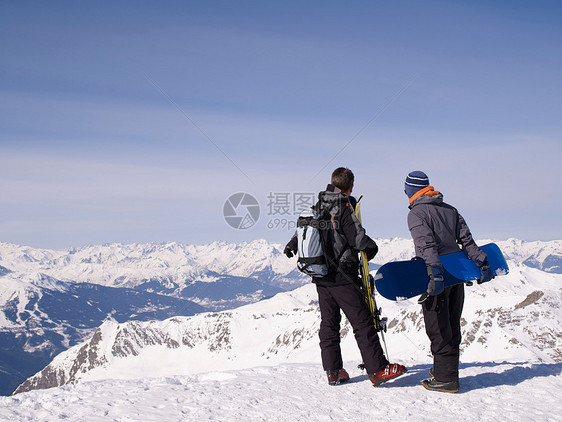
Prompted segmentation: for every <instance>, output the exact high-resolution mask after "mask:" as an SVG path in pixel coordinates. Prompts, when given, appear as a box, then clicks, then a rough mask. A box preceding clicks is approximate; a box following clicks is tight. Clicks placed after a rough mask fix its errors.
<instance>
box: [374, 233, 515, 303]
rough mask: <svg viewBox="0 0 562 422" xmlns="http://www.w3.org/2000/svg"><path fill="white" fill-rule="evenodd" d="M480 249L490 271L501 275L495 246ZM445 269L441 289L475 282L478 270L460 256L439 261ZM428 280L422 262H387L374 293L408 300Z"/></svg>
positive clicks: (500, 259) (423, 288)
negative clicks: (443, 285)
mask: <svg viewBox="0 0 562 422" xmlns="http://www.w3.org/2000/svg"><path fill="white" fill-rule="evenodd" d="M480 249H482V251H483V252H484V253H486V254H487V255H488V262H489V263H490V268H491V269H492V271H493V272H494V274H495V275H496V276H499V275H505V274H507V273H508V272H509V268H508V266H507V263H506V261H505V258H504V257H503V255H502V253H501V251H500V249H499V248H498V246H497V245H496V244H495V243H490V244H487V245H484V246H482V247H481V248H480ZM439 259H440V260H441V263H442V264H443V267H445V286H452V285H454V284H459V283H464V282H466V281H472V280H478V279H479V278H480V269H479V268H478V267H477V266H476V264H475V263H474V262H473V261H472V260H471V259H469V258H468V257H467V256H466V254H465V253H464V252H456V253H453V254H448V255H442V256H440V257H439ZM428 282H429V276H428V275H427V268H426V265H425V262H424V261H423V260H422V259H416V260H411V261H397V262H389V263H387V264H384V265H383V266H382V267H380V268H379V269H378V271H377V273H376V275H375V286H376V288H377V291H378V292H379V293H380V294H381V295H382V296H383V297H385V298H387V299H390V300H401V299H408V298H411V297H414V296H419V295H421V294H422V293H424V292H425V291H426V288H427V283H428Z"/></svg>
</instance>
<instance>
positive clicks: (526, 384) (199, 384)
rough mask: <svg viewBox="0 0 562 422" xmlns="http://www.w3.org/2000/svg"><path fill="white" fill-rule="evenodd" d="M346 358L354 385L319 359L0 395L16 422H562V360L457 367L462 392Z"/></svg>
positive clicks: (418, 374) (421, 375) (421, 368)
mask: <svg viewBox="0 0 562 422" xmlns="http://www.w3.org/2000/svg"><path fill="white" fill-rule="evenodd" d="M357 363H358V362H357V361H351V362H348V364H349V372H350V375H351V376H352V380H351V382H349V383H347V384H342V385H339V386H337V387H332V386H329V385H328V384H327V383H326V381H325V379H324V374H322V373H321V372H320V371H319V370H318V366H317V365H315V364H305V363H301V364H291V363H285V364H280V365H276V366H272V367H263V366H256V367H252V368H249V369H242V370H228V371H211V372H207V373H204V374H197V375H177V376H167V377H159V378H145V377H142V378H141V377H139V378H138V379H135V380H104V381H94V382H88V383H82V384H76V385H68V386H65V387H62V388H56V389H50V390H38V391H32V392H29V393H23V394H18V395H16V396H13V397H0V419H2V420H6V421H7V420H9V421H13V422H19V421H44V422H51V421H62V420H70V421H88V422H106V421H117V422H125V421H138V422H141V421H142V422H162V421H166V422H176V421H177V422H179V421H182V422H183V421H248V422H257V421H267V422H295V421H302V422H316V421H353V422H355V421H390V422H394V421H396V422H403V421H411V420H415V421H430V422H435V421H436V420H439V421H459V420H462V421H465V422H472V421H498V422H499V421H509V422H513V421H537V422H543V421H552V422H554V421H560V420H562V417H561V415H562V400H560V391H561V388H562V374H561V372H562V363H556V364H551V363H526V362H522V361H516V362H501V361H491V360H487V359H485V358H483V359H481V360H479V361H476V362H472V363H465V364H462V365H461V368H460V376H461V391H460V393H459V394H455V395H453V394H443V393H435V392H430V391H427V390H425V389H424V388H423V387H421V385H420V383H421V381H422V380H423V379H425V378H427V377H428V370H429V368H430V364H429V363H428V360H427V359H426V360H424V361H423V362H422V363H416V364H411V365H410V369H409V372H408V373H406V374H405V375H403V376H402V377H400V378H398V379H396V380H394V381H392V382H389V383H388V384H385V385H383V386H381V387H378V388H373V387H372V386H371V385H370V381H368V380H367V378H366V376H365V375H363V374H362V373H361V372H360V371H359V370H358V369H356V368H355V365H356V364H357Z"/></svg>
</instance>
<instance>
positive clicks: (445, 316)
mask: <svg viewBox="0 0 562 422" xmlns="http://www.w3.org/2000/svg"><path fill="white" fill-rule="evenodd" d="M463 304H464V284H462V283H461V284H455V285H454V286H450V287H446V288H445V290H444V291H443V293H441V294H440V295H438V296H430V297H429V298H428V299H427V300H426V301H425V302H423V303H422V309H423V319H424V321H425V332H426V333H427V336H428V337H429V340H430V341H431V353H432V354H433V371H434V372H433V376H434V378H435V379H436V380H437V381H441V382H449V381H455V380H458V379H459V345H460V344H461V313H462V307H463Z"/></svg>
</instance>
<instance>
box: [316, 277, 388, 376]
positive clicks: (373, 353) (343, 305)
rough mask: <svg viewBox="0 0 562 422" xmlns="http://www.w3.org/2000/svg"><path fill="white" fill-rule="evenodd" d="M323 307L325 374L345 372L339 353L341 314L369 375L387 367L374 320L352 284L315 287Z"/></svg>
mask: <svg viewBox="0 0 562 422" xmlns="http://www.w3.org/2000/svg"><path fill="white" fill-rule="evenodd" d="M316 290H317V291H318V303H319V305H320V316H321V321H320V331H319V333H318V335H319V337H320V350H321V354H322V366H323V367H324V370H325V371H329V370H338V369H341V368H343V360H342V355H341V349H340V322H341V312H340V309H341V310H342V311H343V313H344V314H345V316H346V317H347V319H348V321H349V323H350V324H351V327H352V328H353V334H354V335H355V340H356V341H357V345H358V346H359V350H360V352H361V357H362V358H363V363H364V364H365V369H366V370H367V373H368V374H373V373H375V372H377V371H378V370H380V369H382V368H384V367H385V366H386V365H388V360H387V359H386V357H385V356H384V352H383V350H382V347H381V344H380V342H379V336H378V334H377V332H376V331H375V327H374V324H373V317H372V316H371V312H370V311H369V309H368V308H367V305H366V304H365V299H364V298H363V294H362V293H361V292H360V291H359V289H358V288H357V287H355V286H354V285H353V284H345V285H342V286H329V287H325V286H318V285H317V286H316Z"/></svg>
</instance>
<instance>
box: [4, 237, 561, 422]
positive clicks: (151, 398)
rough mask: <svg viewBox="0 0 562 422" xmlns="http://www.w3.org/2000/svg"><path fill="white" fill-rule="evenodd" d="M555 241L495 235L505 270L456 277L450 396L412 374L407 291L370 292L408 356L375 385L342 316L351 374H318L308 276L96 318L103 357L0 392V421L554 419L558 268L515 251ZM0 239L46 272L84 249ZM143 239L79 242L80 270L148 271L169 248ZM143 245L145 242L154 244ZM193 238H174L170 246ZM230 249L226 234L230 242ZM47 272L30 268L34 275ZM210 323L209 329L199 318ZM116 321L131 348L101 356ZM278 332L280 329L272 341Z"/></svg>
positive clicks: (23, 264) (392, 243) (415, 323)
mask: <svg viewBox="0 0 562 422" xmlns="http://www.w3.org/2000/svg"><path fill="white" fill-rule="evenodd" d="M378 242H379V246H381V254H379V256H377V260H376V261H378V260H380V261H381V262H383V261H387V260H395V259H408V258H409V257H410V256H411V253H412V249H410V248H411V243H409V242H408V241H405V240H403V239H393V240H389V241H388V244H386V243H384V242H385V241H378ZM480 243H486V242H480ZM498 243H500V242H498ZM561 243H562V242H561V241H553V242H543V243H531V242H527V243H525V242H523V243H521V241H518V240H515V239H513V240H509V241H505V243H503V242H502V244H500V247H501V248H502V251H503V252H504V253H505V254H506V255H507V256H508V258H509V266H510V274H509V275H508V276H505V277H498V278H496V280H494V281H493V282H491V283H486V284H485V285H482V286H474V287H473V288H467V299H466V302H465V310H464V312H463V318H465V319H466V325H465V326H463V346H462V348H463V351H462V353H461V371H460V376H461V391H460V393H459V394H456V395H451V394H444V393H436V392H430V391H427V390H425V389H424V388H423V387H422V386H421V381H422V380H423V379H425V378H427V377H428V370H429V368H430V367H431V358H430V356H429V347H428V346H429V344H428V340H427V338H426V337H425V334H424V332H423V322H422V321H421V316H420V312H419V305H417V304H416V303H415V300H414V301H411V300H410V301H403V302H390V301H385V300H382V299H381V300H380V303H379V305H380V306H382V307H383V314H384V315H385V316H388V318H389V322H390V323H391V324H392V323H393V321H394V324H393V327H392V328H390V327H389V332H388V333H387V335H386V340H387V343H388V349H389V353H390V360H391V361H398V362H401V363H404V364H406V365H407V366H408V368H409V372H408V373H407V374H406V375H404V376H402V377H400V378H399V379H396V380H394V381H393V382H390V383H388V384H385V385H383V386H382V387H379V388H373V387H372V386H371V383H370V381H369V380H368V379H367V377H366V375H364V373H363V372H361V371H360V370H358V369H357V368H356V367H357V364H358V363H359V353H358V350H357V346H356V344H355V341H354V339H353V335H352V333H350V330H349V327H346V326H343V330H342V331H346V330H347V332H346V333H345V334H344V333H343V332H342V334H343V338H342V351H343V356H344V362H345V366H346V368H347V370H348V371H349V373H350V375H351V376H352V381H351V382H350V383H347V384H343V385H340V386H337V387H331V386H329V385H328V384H327V382H326V379H325V376H324V374H323V372H322V370H321V365H320V356H319V355H320V353H319V348H318V339H317V328H318V326H317V324H318V318H319V317H318V312H317V309H316V308H317V304H315V303H314V302H313V300H314V299H315V292H314V288H313V286H311V285H306V286H304V287H302V288H299V289H297V290H295V291H292V292H288V293H283V294H279V295H277V296H275V297H274V298H271V299H269V300H267V301H262V302H259V303H255V304H252V305H247V306H244V307H241V308H238V309H235V310H230V311H224V312H220V313H214V314H200V315H195V316H193V317H174V318H171V319H168V320H165V321H150V322H142V323H140V322H130V323H123V324H117V323H115V322H111V321H109V322H107V323H106V324H104V325H102V326H101V327H100V328H99V329H98V330H100V333H101V340H102V341H101V342H99V346H100V352H103V354H101V355H100V357H105V358H106V359H107V365H104V366H99V367H95V368H92V370H91V371H90V372H88V371H86V372H84V373H83V374H82V378H81V379H80V380H79V382H77V383H76V384H68V385H64V386H62V387H57V388H50V389H47V390H34V391H30V392H25V393H20V394H17V395H15V396H12V397H0V420H11V421H60V420H72V421H205V420H219V421H231V420H240V421H328V420H349V421H366V420H380V421H395V420H396V421H398V420H400V421H404V420H421V421H425V420H431V421H432V422H433V421H435V420H439V421H449V420H453V421H457V420H465V421H473V420H474V421H476V420H478V421H480V420H482V421H488V420H497V421H519V420H532V421H562V389H561V387H562V363H561V357H562V354H561V353H560V351H561V350H562V348H561V345H562V335H561V331H560V330H561V327H562V311H561V308H560V303H562V290H561V285H562V275H561V274H560V273H547V272H544V271H541V270H539V269H537V268H529V267H528V266H527V265H523V264H522V262H523V260H528V259H529V258H531V257H532V259H533V260H534V261H535V262H536V263H537V265H539V264H540V265H542V263H543V261H542V259H543V257H547V256H560V252H559V251H560V250H561V247H560V246H561ZM0 246H2V247H0V252H2V253H0V255H1V256H0V258H2V259H0V264H1V265H4V266H6V267H7V268H9V269H11V270H16V271H21V272H25V273H27V272H28V271H29V272H33V271H38V269H40V270H41V272H44V273H45V274H49V275H53V274H56V275H57V278H58V277H60V276H62V275H63V274H62V272H66V271H67V270H69V273H68V275H70V273H73V272H74V271H75V270H76V273H75V274H77V273H79V272H80V271H78V270H77V269H78V268H79V267H81V266H82V263H84V264H86V263H85V262H82V260H83V259H84V260H87V259H88V258H87V257H86V255H88V254H87V253H86V252H85V251H84V256H81V257H80V259H79V260H76V262H75V264H76V266H74V265H70V264H69V265H70V266H69V267H67V266H66V265H63V264H64V263H72V262H73V260H74V258H73V257H72V256H71V255H76V254H78V253H79V252H80V251H69V252H65V253H60V255H58V256H57V257H53V254H54V253H53V252H52V251H40V250H31V249H25V248H21V247H15V246H14V247H13V248H12V246H11V245H7V244H2V245H0ZM141 246H142V247H141ZM141 246H135V247H133V246H127V245H125V246H124V248H125V249H127V248H129V249H130V250H129V251H125V252H123V251H122V250H120V249H119V247H117V246H115V245H113V246H112V245H109V246H104V247H92V248H93V249H92V250H90V251H89V252H92V251H93V250H94V249H95V250H96V251H98V252H103V254H102V255H100V261H99V264H100V265H99V267H98V269H97V270H94V271H92V272H89V275H88V276H87V277H88V278H89V277H90V276H91V275H92V274H93V273H97V271H98V270H99V271H100V272H99V273H97V274H104V275H106V278H103V280H104V283H108V284H113V283H114V282H115V281H116V279H113V276H117V275H118V274H119V267H121V266H122V265H124V264H125V262H130V263H132V264H131V265H132V267H133V269H134V271H135V272H137V271H138V273H137V274H136V275H135V278H136V277H138V276H142V277H146V273H145V271H148V272H150V273H152V271H157V267H158V265H159V264H158V262H162V263H163V262H165V260H164V261H160V258H159V257H161V256H162V254H164V255H165V254H167V253H168V252H167V251H168V250H170V251H172V252H173V251H175V249H176V248H180V247H179V246H177V245H169V244H167V245H141ZM225 246H226V247H227V249H228V248H230V247H229V246H228V245H221V244H216V245H213V246H210V245H208V246H205V247H201V248H208V249H205V251H204V253H202V255H201V256H203V257H204V256H207V253H210V252H211V251H212V250H214V251H218V248H219V247H221V248H222V247H225ZM250 246H251V248H250V249H256V250H258V249H260V248H264V249H269V245H267V244H250ZM382 246H384V247H382ZM104 248H110V249H111V253H108V254H105V252H109V250H108V249H104ZM139 248H141V249H142V253H140V252H139V255H138V259H137V258H135V259H134V260H132V261H130V260H128V259H127V258H123V259H121V258H119V259H117V260H114V259H115V257H117V256H119V255H120V254H128V255H129V258H130V257H131V256H133V255H134V254H136V253H137V252H138V251H139ZM151 248H155V250H156V252H157V253H156V252H155V254H154V255H152V253H153V252H152V249H151ZM183 248H185V249H183ZM196 248H197V247H189V246H182V247H181V248H180V249H183V250H184V251H185V250H191V249H192V250H195V249H196ZM236 250H237V248H236V247H233V250H232V254H233V255H234V254H235V253H236ZM382 251H385V252H384V254H383V252H382ZM89 252H88V253H89ZM238 252H240V251H238ZM271 253H273V255H278V254H279V251H278V249H277V250H276V251H273V250H269V252H267V251H266V252H265V253H264V254H263V255H264V256H267V255H268V254H271ZM68 254H70V255H68ZM182 254H184V252H182ZM172 255H173V257H172V258H173V259H172V258H170V262H176V263H177V262H178V261H177V259H178V258H177V257H176V255H174V254H173V253H172ZM233 255H230V253H228V254H225V255H224V257H225V259H224V261H222V259H221V260H220V261H222V262H218V261H215V262H213V261H212V260H211V259H210V258H207V259H208V260H209V261H207V262H206V265H210V266H211V267H212V266H214V265H219V266H220V265H223V263H226V262H227V261H228V259H226V258H228V257H229V256H233ZM147 256H152V257H153V258H154V259H153V261H152V264H151V265H153V266H152V267H151V269H150V271H149V270H148V269H146V268H142V265H144V264H142V262H141V260H142V259H144V258H145V257H147ZM211 256H212V255H211ZM53 258H54V259H53ZM250 258H251V257H249V256H246V257H244V259H243V260H240V261H239V265H238V266H237V267H236V268H235V269H234V270H233V271H239V270H241V269H242V268H243V261H246V260H249V259H250ZM182 259H184V258H182ZM185 259H187V258H185ZM545 259H546V258H545ZM287 261H288V260H287ZM198 262H202V261H198ZM266 262H267V264H265V263H266ZM168 263H169V262H168ZM271 263H272V261H271V259H270V258H266V259H265V261H264V263H262V264H261V266H260V269H261V268H265V267H267V266H269V265H271ZM375 263H376V262H375ZM96 265H97V264H96ZM166 265H167V264H163V265H162V267H161V268H165V267H166ZM197 266H198V267H202V266H203V265H201V264H197ZM49 267H50V268H49ZM94 267H95V266H94ZM171 267H173V266H171ZM188 267H191V264H190V263H188V262H187V261H185V269H186V273H187V272H190V271H187V269H188ZM60 268H63V269H62V270H61V269H60ZM89 268H90V269H92V268H93V267H92V266H90V267H89ZM225 268H226V267H225ZM254 269H256V268H254ZM170 270H171V271H173V268H171V269H170ZM240 274H242V273H240ZM61 278H63V277H61ZM4 279H5V280H9V279H10V278H9V277H4ZM48 281H49V280H48V279H47V278H44V277H41V278H38V284H39V283H41V284H42V283H46V282H48ZM6 287H7V286H6ZM10 287H11V289H9V290H11V292H10V294H16V295H24V294H27V292H24V291H22V290H21V289H18V286H17V285H16V284H14V285H13V286H10ZM8 298H9V296H8V297H5V298H3V300H6V299H8ZM22 302H23V299H22ZM216 318H222V319H223V322H224V324H216V323H215V322H214V321H215V319H216ZM205 319H207V320H208V322H205ZM342 322H343V321H342ZM213 324H214V325H213ZM213 326H215V327H216V328H217V330H215V331H209V327H211V328H212V327H213ZM198 327H200V328H201V331H200V332H202V333H203V334H204V335H203V336H202V337H201V340H200V341H199V343H196V344H195V347H193V348H191V349H189V350H188V349H186V348H182V347H179V348H176V349H169V348H166V347H165V343H162V344H152V345H150V344H149V343H138V342H137V343H134V342H130V340H131V339H134V338H137V339H139V338H140V339H142V338H145V337H146V336H145V334H146V335H148V334H151V333H152V334H154V335H156V334H158V335H159V334H161V333H163V334H165V336H164V337H163V338H164V339H166V340H171V339H179V338H180V337H181V336H182V335H183V334H184V333H190V332H191V333H195V332H197V331H196V330H194V328H198ZM133 328H135V329H136V330H133ZM218 328H221V329H220V330H219V329H218ZM226 328H228V330H229V338H228V340H229V341H223V342H222V345H221V347H215V348H214V350H213V351H212V350H211V347H210V346H211V345H217V344H218V343H217V340H219V339H223V338H224V331H223V330H222V329H226ZM124 330H129V332H130V333H132V334H134V335H137V337H123V336H122V337H121V338H122V339H123V340H124V341H128V343H121V344H128V345H129V347H130V349H131V351H134V353H131V354H129V355H128V356H117V355H112V354H111V351H112V349H113V346H114V345H115V344H117V343H116V341H115V340H116V337H115V333H117V332H118V331H119V332H124ZM176 331H177V332H176ZM139 334H140V335H141V336H140V337H138V335H139ZM146 338H150V337H146ZM278 339H279V340H281V341H280V342H277V341H276V340H278ZM78 348H79V346H77V347H75V348H73V349H75V350H78ZM73 349H70V350H68V351H67V352H64V353H62V354H61V355H59V356H57V357H56V358H55V360H54V361H53V363H55V362H57V361H59V362H61V363H62V364H61V365H60V368H62V369H65V368H66V367H69V368H70V367H72V365H73V364H74V363H75V362H76V360H75V359H74V357H73V356H72V350H73ZM135 353H136V355H135Z"/></svg>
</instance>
